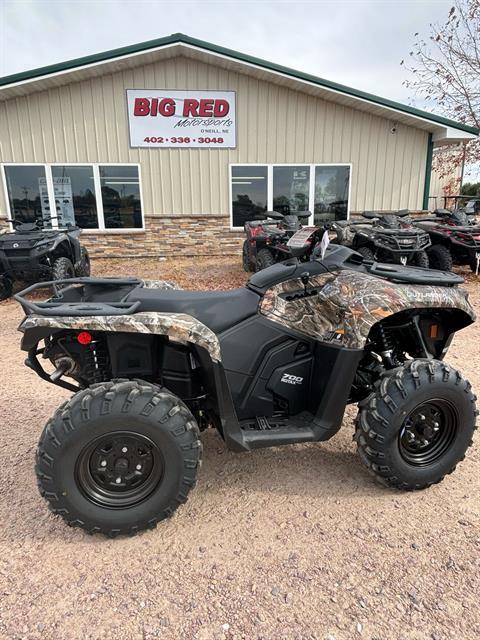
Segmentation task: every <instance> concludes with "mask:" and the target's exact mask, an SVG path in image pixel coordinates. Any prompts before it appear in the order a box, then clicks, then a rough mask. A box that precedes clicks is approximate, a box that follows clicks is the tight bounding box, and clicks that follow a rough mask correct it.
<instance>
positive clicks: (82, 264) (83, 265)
mask: <svg viewBox="0 0 480 640" xmlns="http://www.w3.org/2000/svg"><path fill="white" fill-rule="evenodd" d="M75 272H76V275H77V277H78V278H88V277H89V276H90V256H89V255H88V251H87V250H86V248H85V247H80V260H79V261H78V263H77V264H76V267H75Z"/></svg>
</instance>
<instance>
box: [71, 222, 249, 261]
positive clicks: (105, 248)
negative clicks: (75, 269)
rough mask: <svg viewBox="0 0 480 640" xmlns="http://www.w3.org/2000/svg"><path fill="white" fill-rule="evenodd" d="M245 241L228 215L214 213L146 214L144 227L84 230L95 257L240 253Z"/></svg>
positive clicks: (91, 252) (89, 249) (86, 240)
mask: <svg viewBox="0 0 480 640" xmlns="http://www.w3.org/2000/svg"><path fill="white" fill-rule="evenodd" d="M242 242H243V232H237V231H230V218H229V217H228V216H214V215H204V216H200V215H198V216H185V215H170V216H163V215H162V216H145V230H144V231H136V232H133V233H128V232H125V233H123V232H120V233H117V232H115V233H108V232H103V233H95V232H92V233H90V232H85V233H83V234H82V243H83V244H85V246H86V247H87V249H88V252H89V254H90V255H91V256H92V257H94V258H95V257H96V258H101V257H105V258H108V257H111V258H113V257H115V258H117V257H118V258H125V257H135V258H140V257H147V256H161V257H163V256H173V255H175V256H215V255H216V256H220V255H235V254H237V255H238V254H239V253H240V251H241V246H242Z"/></svg>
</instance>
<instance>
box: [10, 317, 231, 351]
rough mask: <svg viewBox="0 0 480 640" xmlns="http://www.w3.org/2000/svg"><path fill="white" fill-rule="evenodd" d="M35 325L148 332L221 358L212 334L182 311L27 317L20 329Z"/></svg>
mask: <svg viewBox="0 0 480 640" xmlns="http://www.w3.org/2000/svg"><path fill="white" fill-rule="evenodd" d="M38 327H48V328H51V329H71V330H73V331H83V330H87V331H105V332H111V331H114V332H119V333H149V334H154V335H164V336H168V337H169V338H170V339H171V340H173V341H175V342H180V343H182V344H187V343H192V344H196V345H198V346H199V347H202V348H203V349H205V350H206V351H208V353H209V354H210V357H211V358H212V360H214V361H215V362H220V361H221V354H220V343H219V341H218V338H217V336H216V335H215V333H214V332H213V331H212V330H211V329H209V328H208V327H207V326H205V325H204V324H203V323H202V322H200V321H199V320H197V319H196V318H193V317H192V316H189V315H187V314H185V313H156V312H145V313H143V312H142V313H133V314H131V315H123V316H122V315H120V316H83V317H74V316H51V317H47V316H40V315H31V316H27V317H26V318H25V320H24V321H23V322H22V324H21V325H20V327H19V330H20V331H23V332H25V331H28V330H29V329H33V328H38Z"/></svg>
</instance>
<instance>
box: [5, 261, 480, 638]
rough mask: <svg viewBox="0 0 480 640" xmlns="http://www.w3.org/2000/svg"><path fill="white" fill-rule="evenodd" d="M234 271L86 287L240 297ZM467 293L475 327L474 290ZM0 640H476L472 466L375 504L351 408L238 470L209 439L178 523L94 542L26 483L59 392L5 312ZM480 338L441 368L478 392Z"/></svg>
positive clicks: (475, 476) (166, 269)
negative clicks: (156, 287) (31, 365)
mask: <svg viewBox="0 0 480 640" xmlns="http://www.w3.org/2000/svg"><path fill="white" fill-rule="evenodd" d="M237 265H238V260H237V261H234V260H233V259H231V258H228V259H227V258H225V259H224V260H223V261H219V260H218V259H216V260H215V261H213V260H208V259H199V260H196V261H195V262H194V265H193V266H192V265H191V264H188V263H187V262H180V263H178V262H177V263H176V265H175V267H174V266H173V264H172V263H171V262H168V261H158V260H136V261H135V260H132V261H128V262H127V261H123V262H122V261H120V260H118V261H109V262H106V261H101V260H97V261H95V262H94V263H93V271H94V272H95V273H96V274H99V273H108V274H110V275H119V274H132V275H134V274H135V275H140V276H145V277H157V278H158V277H160V278H162V277H166V278H170V279H174V280H177V281H178V283H179V284H180V285H181V286H184V287H189V288H193V287H195V288H196V287H199V288H200V287H204V286H210V287H215V288H223V287H230V286H236V285H238V284H241V283H242V282H243V281H245V274H244V273H243V272H242V271H241V269H239V267H238V266H237ZM467 287H468V289H469V291H470V296H471V300H472V301H473V304H474V305H475V306H476V308H477V311H478V312H480V295H479V292H480V282H479V283H478V284H477V282H476V280H475V278H472V277H471V276H469V282H468V283H467ZM0 317H1V323H0V354H1V363H2V380H1V385H2V387H1V388H2V393H1V404H0V424H1V427H2V428H1V430H0V523H1V525H0V638H9V639H10V638H19V639H20V638H21V639H22V640H23V639H33V638H37V639H39V640H40V639H41V640H48V639H50V638H51V639H55V640H63V639H67V640H70V639H76V638H78V639H82V640H83V639H85V638H95V639H97V638H112V639H113V638H115V640H123V639H126V640H130V639H132V640H133V639H136V638H163V639H170V638H172V639H177V638H181V639H184V638H185V639H190V638H192V639H193V638H197V639H200V640H210V639H215V638H225V639H229V638H245V639H248V640H250V639H254V638H258V639H260V638H264V639H272V640H278V639H280V638H288V639H294V638H295V639H308V638H318V639H320V640H323V639H325V638H329V639H330V640H332V639H333V638H334V639H336V640H347V639H348V640H350V639H354V640H355V639H356V638H359V639H361V638H367V639H370V640H374V639H377V640H380V639H381V640H384V639H390V638H392V639H405V640H406V639H409V640H410V639H412V640H413V639H415V640H417V639H418V640H420V639H424V638H425V639H430V640H443V639H449V640H450V639H462V640H469V639H472V640H473V639H474V638H479V637H480V612H479V606H478V602H479V599H480V577H479V576H480V500H479V489H480V479H479V477H480V449H479V435H478V434H479V433H480V430H479V431H477V435H476V440H475V443H474V446H473V447H472V448H471V449H470V451H469V454H468V456H467V458H466V460H465V461H464V462H463V464H461V465H460V467H459V468H458V469H457V471H456V472H455V473H454V474H453V475H451V476H449V477H448V478H447V479H446V480H445V481H444V482H443V483H441V484H440V485H437V486H434V487H433V488H431V489H429V490H427V491H424V492H419V493H413V494H404V493H399V492H395V491H392V490H388V489H384V488H382V487H380V486H378V485H377V484H375V482H374V481H373V480H372V479H371V477H370V476H369V475H368V474H367V472H366V471H365V470H364V468H363V467H362V466H361V464H360V462H359V460H358V459H357V456H356V454H355V447H354V445H353V443H352V433H353V425H352V419H353V417H354V415H355V409H354V408H350V409H349V410H348V414H347V415H346V418H345V424H344V428H343V429H342V430H341V431H340V433H339V434H337V436H336V437H335V438H334V439H333V440H331V441H330V442H328V443H325V444H321V445H317V444H309V445H297V446H289V447H285V448H278V449H272V450H260V451H257V452H254V453H251V454H233V453H230V452H228V451H226V449H225V446H224V445H223V443H222V441H221V439H220V438H219V437H218V436H217V435H216V434H215V433H214V432H213V431H209V432H207V433H205V434H204V436H203V440H204V464H203V467H202V470H201V473H200V478H199V483H198V485H197V487H196V489H195V490H194V491H193V492H192V493H191V494H190V495H191V497H190V499H189V501H188V502H187V504H186V505H184V506H183V507H181V508H180V509H179V510H178V511H177V512H176V514H175V515H174V517H173V518H172V519H170V520H169V521H166V522H163V523H161V524H160V525H159V527H158V528H157V529H156V530H155V531H152V532H148V533H144V534H141V535H139V536H138V537H136V538H128V539H116V540H108V539H104V538H101V537H98V536H96V537H89V536H87V535H85V534H84V533H82V532H81V531H80V530H77V529H71V528H68V527H67V526H65V524H64V523H63V521H62V520H60V519H59V518H58V517H55V516H53V515H52V514H50V512H49V511H48V510H47V506H46V503H45V502H44V501H43V500H42V499H41V498H40V496H39V494H38V492H37V489H36V484H35V478H34V472H33V458H34V451H35V447H36V443H37V440H38V437H39V435H40V433H41V430H42V429H43V426H44V423H45V422H46V420H47V418H48V417H49V416H50V415H51V414H52V413H53V411H54V410H55V408H56V407H57V406H58V405H59V404H60V403H61V402H62V401H63V400H64V399H65V398H66V397H67V395H66V392H63V391H62V390H61V389H58V388H56V387H54V386H52V385H48V384H46V383H43V382H42V381H41V380H39V379H38V378H37V377H36V376H35V374H34V373H33V372H31V371H29V370H28V369H27V368H26V367H24V366H23V354H22V352H21V351H20V350H19V340H20V334H18V333H17V332H16V327H17V325H18V323H19V321H20V319H21V312H20V309H19V307H18V306H17V304H16V303H14V302H12V301H7V302H4V303H1V304H0ZM479 337H480V331H479V325H478V323H477V324H476V325H475V326H473V327H469V328H468V329H466V330H464V331H462V332H460V333H459V334H458V336H457V338H456V339H455V340H454V343H453V346H452V348H451V351H450V353H449V355H448V361H449V362H450V363H451V364H452V365H453V366H455V367H458V368H460V369H461V370H462V371H463V373H464V374H465V375H466V376H467V377H468V378H469V379H470V381H471V382H472V384H473V386H474V388H476V389H477V391H480V373H479V365H480V350H479Z"/></svg>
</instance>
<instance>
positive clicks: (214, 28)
mask: <svg viewBox="0 0 480 640" xmlns="http://www.w3.org/2000/svg"><path fill="white" fill-rule="evenodd" d="M451 4H452V0H300V1H296V2H292V1H290V0H275V1H272V0H221V1H220V0H200V1H197V0H189V1H186V0H176V1H171V0H0V76H4V75H8V74H11V73H16V72H18V71H24V70H27V69H32V68H35V67H41V66H45V65H48V64H52V63H55V62H62V61H65V60H69V59H71V58H76V57H80V56H84V55H88V54H92V53H97V52H99V51H106V50H108V49H114V48H116V47H121V46H125V45H129V44H134V43H137V42H142V41H144V40H150V39H153V38H160V37H162V36H165V35H169V34H171V33H177V32H182V33H185V34H187V35H190V36H193V37H197V38H200V39H203V40H207V41H209V42H212V43H215V44H219V45H223V46H226V47H229V48H231V49H236V50H238V51H242V52H244V53H248V54H250V55H254V56H257V57H260V58H264V59H266V60H270V61H272V62H276V63H279V64H283V65H285V66H288V67H292V68H294V69H298V70H300V71H305V72H309V73H312V74H314V75H317V76H320V77H323V78H326V79H329V80H333V81H335V82H340V83H342V84H345V85H347V86H351V87H354V88H357V89H363V90H365V91H368V92H370V93H374V94H377V95H380V96H383V97H385V98H391V99H393V100H398V101H400V102H404V103H410V104H414V105H415V106H417V107H419V108H424V107H425V103H424V101H423V100H422V99H421V98H418V97H415V96H412V94H411V90H409V89H407V88H406V87H404V86H403V84H402V83H403V81H404V80H405V79H406V77H407V75H408V72H407V71H406V70H405V67H403V66H400V61H401V60H402V59H403V58H408V54H409V51H410V50H411V46H412V44H413V41H414V33H415V32H417V31H418V32H420V33H421V34H425V35H428V32H429V24H430V23H436V22H437V23H438V22H439V23H443V22H444V20H445V18H446V16H447V14H448V11H449V9H450V7H451Z"/></svg>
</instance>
